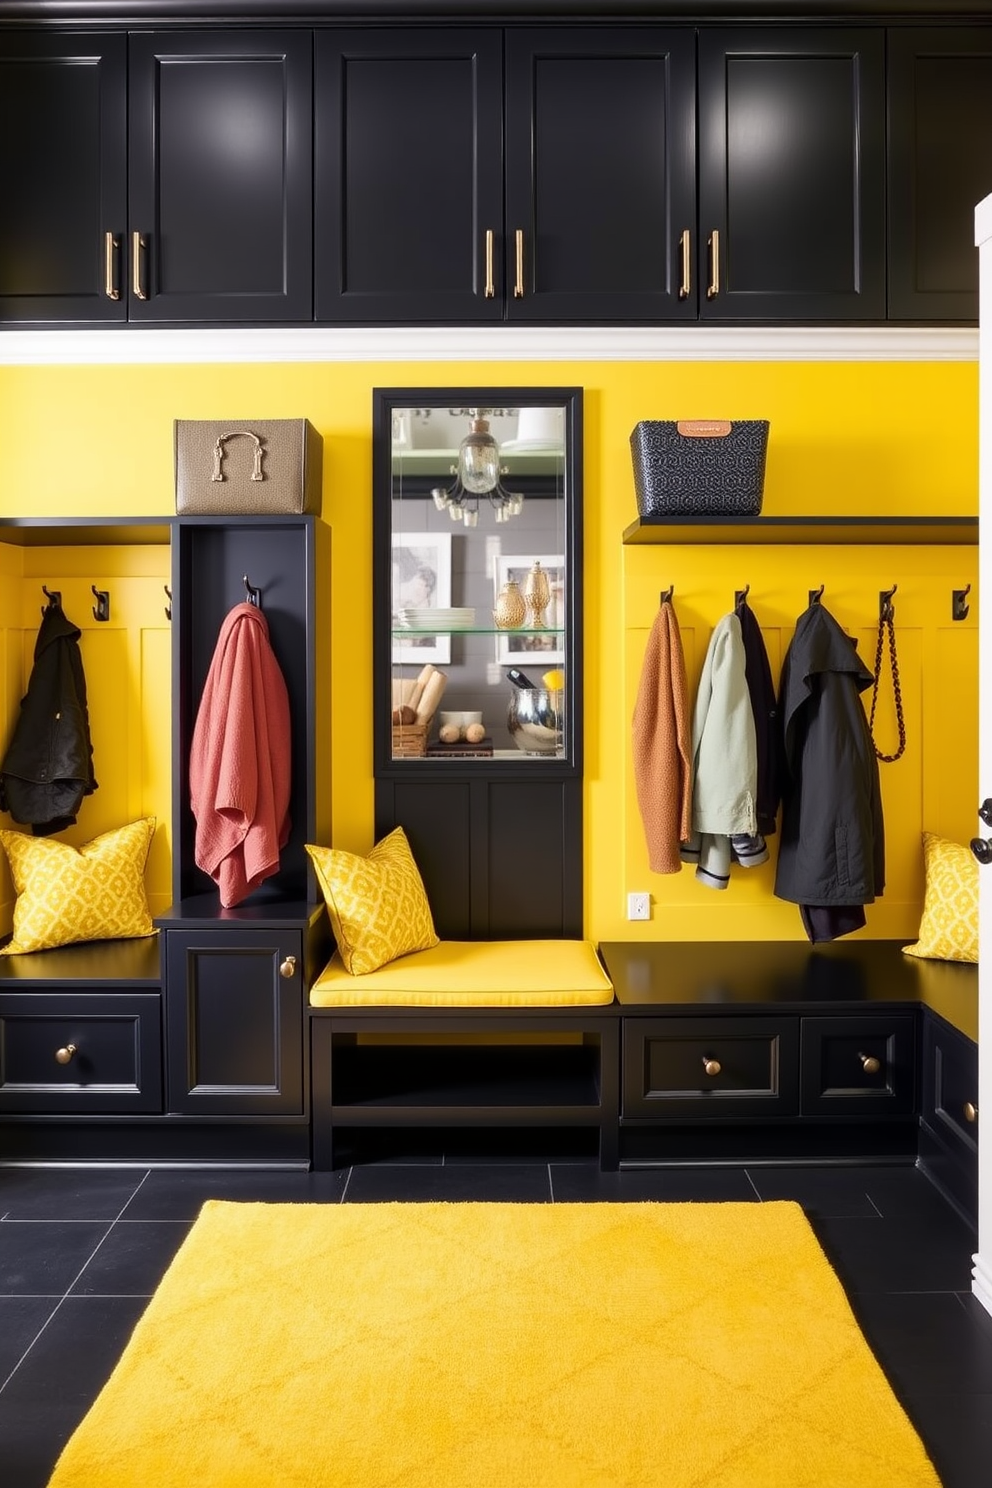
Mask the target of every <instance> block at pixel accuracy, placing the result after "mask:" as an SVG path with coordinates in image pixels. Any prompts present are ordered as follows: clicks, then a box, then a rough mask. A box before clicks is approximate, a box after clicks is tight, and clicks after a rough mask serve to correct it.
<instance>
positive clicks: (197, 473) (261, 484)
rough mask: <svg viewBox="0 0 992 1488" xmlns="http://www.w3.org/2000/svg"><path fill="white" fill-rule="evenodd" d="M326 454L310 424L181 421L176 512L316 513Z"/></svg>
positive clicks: (177, 436) (177, 443)
mask: <svg viewBox="0 0 992 1488" xmlns="http://www.w3.org/2000/svg"><path fill="white" fill-rule="evenodd" d="M323 449H324V442H323V439H322V438H321V436H320V434H319V433H318V432H317V430H316V429H315V428H314V427H313V425H312V424H311V423H310V421H309V420H308V419H222V420H217V419H176V421H175V459H176V511H177V512H178V513H179V515H180V516H198V515H201V514H203V515H218V516H245V517H249V516H278V515H283V514H289V515H293V516H300V515H302V514H303V513H313V514H314V515H319V513H320V497H321V478H322V471H323Z"/></svg>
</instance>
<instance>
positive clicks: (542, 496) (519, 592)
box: [390, 390, 568, 761]
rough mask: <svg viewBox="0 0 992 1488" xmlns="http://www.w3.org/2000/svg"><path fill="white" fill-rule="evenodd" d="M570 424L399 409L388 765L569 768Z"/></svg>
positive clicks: (394, 442) (521, 410)
mask: <svg viewBox="0 0 992 1488" xmlns="http://www.w3.org/2000/svg"><path fill="white" fill-rule="evenodd" d="M536 392H537V393H538V394H539V392H540V390H536ZM567 411H568V410H567V407H566V405H565V404H563V403H556V402H549V401H535V402H533V403H529V402H522V401H520V400H519V399H518V400H517V401H516V402H514V403H513V404H512V405H510V404H507V405H502V404H499V405H487V404H485V403H483V402H479V403H476V402H473V401H472V400H471V397H466V400H465V402H464V403H463V404H458V405H452V404H451V403H450V402H445V403H443V404H441V403H438V404H436V405H435V404H431V403H426V404H419V405H418V406H412V405H411V406H409V407H408V406H405V405H402V404H401V405H394V406H393V407H392V409H391V412H390V438H391V458H390V466H391V516H390V520H391V527H390V558H391V577H390V585H391V595H390V602H391V605H390V607H391V621H390V648H391V663H392V669H391V740H392V748H391V753H392V757H393V758H394V759H395V758H419V759H446V758H447V759H456V760H464V759H466V758H474V759H498V758H511V759H514V760H518V761H519V760H520V759H521V758H527V759H534V760H540V759H562V758H564V756H565V750H566V738H565V707H564V696H565V688H566V686H567V678H566V656H567V633H568V614H567V608H566V595H567V584H568V575H567V573H566V554H567V552H568V540H567V515H566V513H567V501H566V494H567V484H568V470H567V464H568V462H567V458H566V451H567V448H568V430H567Z"/></svg>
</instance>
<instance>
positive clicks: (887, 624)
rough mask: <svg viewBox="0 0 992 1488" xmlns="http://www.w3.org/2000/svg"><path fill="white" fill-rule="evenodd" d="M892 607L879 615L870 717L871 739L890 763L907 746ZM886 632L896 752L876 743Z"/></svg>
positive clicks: (879, 754) (883, 758)
mask: <svg viewBox="0 0 992 1488" xmlns="http://www.w3.org/2000/svg"><path fill="white" fill-rule="evenodd" d="M891 609H892V607H891V605H890V606H889V607H888V612H886V613H883V614H881V615H879V617H878V646H877V647H876V650H875V684H874V686H873V687H872V690H871V715H870V717H869V719H868V728H869V730H870V732H871V736H872V740H871V741H872V744H873V745H874V748H875V753H876V755H877V756H878V758H879V759H880V760H883V761H884V762H885V763H886V764H888V765H891V764H892V763H893V762H894V761H895V760H897V759H899V758H900V757H901V755H902V754H903V752H904V751H905V748H906V720H905V717H904V716H903V709H902V688H901V687H900V685H899V662H898V660H897V658H896V627H895V620H894V619H893V617H892V613H891ZM886 632H888V637H889V664H890V669H891V672H892V691H893V694H894V697H895V704H896V725H897V727H898V729H899V747H898V749H897V750H896V752H895V754H883V753H882V751H881V750H880V749H879V747H878V745H877V744H876V743H875V708H876V705H877V703H878V686H879V679H880V677H881V675H882V648H883V641H884V638H885V635H886Z"/></svg>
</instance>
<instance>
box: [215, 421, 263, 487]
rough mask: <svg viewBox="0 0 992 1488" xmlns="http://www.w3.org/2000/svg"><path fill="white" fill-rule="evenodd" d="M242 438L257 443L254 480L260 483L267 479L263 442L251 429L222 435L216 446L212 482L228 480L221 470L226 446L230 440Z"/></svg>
mask: <svg viewBox="0 0 992 1488" xmlns="http://www.w3.org/2000/svg"><path fill="white" fill-rule="evenodd" d="M241 438H245V439H253V440H254V441H255V451H254V461H253V464H252V467H251V478H252V480H253V481H260V480H264V479H265V476H264V475H263V474H262V456H263V454H264V453H265V451H264V449H263V448H262V441H261V440H260V439H259V437H258V435H257V434H253V433H252V432H251V430H250V429H232V430H231V432H230V434H222V435H221V436H220V438H219V439H218V440H217V442H216V444H215V445H214V470H213V474H212V475H211V477H210V479H211V480H212V481H223V480H227V476H226V475H225V474H224V472H223V470H222V469H221V462H222V461H223V459H224V445H225V444H226V443H227V441H228V440H229V439H241Z"/></svg>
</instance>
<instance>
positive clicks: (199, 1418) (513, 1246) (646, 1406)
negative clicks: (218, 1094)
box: [51, 1202, 939, 1488]
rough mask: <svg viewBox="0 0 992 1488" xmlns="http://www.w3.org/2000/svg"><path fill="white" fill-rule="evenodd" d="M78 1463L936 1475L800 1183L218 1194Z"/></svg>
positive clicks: (873, 1485)
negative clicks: (785, 1192)
mask: <svg viewBox="0 0 992 1488" xmlns="http://www.w3.org/2000/svg"><path fill="white" fill-rule="evenodd" d="M51 1482H52V1485H57V1488H649V1485H650V1488H862V1485H863V1488H879V1485H884V1488H909V1485H912V1488H923V1485H926V1488H939V1480H938V1478H937V1475H936V1473H935V1471H934V1469H933V1467H932V1466H931V1464H930V1462H929V1461H928V1459H927V1456H926V1453H925V1452H924V1449H923V1446H922V1444H921V1442H920V1440H919V1438H918V1437H917V1435H916V1434H915V1432H914V1430H913V1428H912V1426H911V1425H910V1423H909V1421H908V1419H907V1417H906V1416H905V1414H904V1412H903V1410H902V1408H901V1406H900V1405H899V1404H898V1402H897V1401H896V1399H895V1397H894V1396H893V1394H892V1392H891V1390H890V1389H889V1386H888V1384H887V1382H886V1380H885V1377H884V1375H883V1374H882V1371H881V1369H880V1368H879V1366H878V1364H877V1363H876V1361H875V1358H874V1356H873V1355H872V1353H871V1351H870V1349H869V1348H868V1345H867V1343H866V1342H865V1340H864V1338H863V1336H862V1334H861V1333H860V1331H859V1329H858V1326H857V1323H856V1322H855V1320H854V1317H853V1315H852V1313H851V1311H850V1308H849V1306H848V1303H847V1299H846V1297H845V1295H844V1292H843V1290H842V1288H841V1285H840V1283H839V1281H838V1280H837V1277H836V1276H835V1275H834V1273H833V1271H832V1270H831V1268H830V1266H829V1264H828V1262H827V1260H826V1259H825V1257H824V1255H823V1252H822V1251H821V1249H820V1247H819V1244H818V1243H817V1240H816V1237H815V1236H814V1234H813V1232H812V1230H811V1229H810V1227H809V1224H808V1223H807V1221H806V1218H805V1216H804V1215H803V1213H802V1210H801V1209H800V1208H799V1206H798V1205H796V1204H790V1203H768V1204H757V1203H756V1204H344V1205H340V1204H337V1205H321V1204H231V1203H221V1202H210V1203H208V1204H206V1205H205V1206H204V1208H203V1210H202V1212H201V1214H200V1217H199V1219H198V1220H197V1222H196V1224H195V1225H194V1226H193V1229H192V1230H191V1231H190V1234H189V1236H188V1237H187V1239H186V1241H185V1242H184V1244H183V1246H182V1248H181V1249H180V1251H179V1252H178V1254H177V1256H176V1258H175V1260H174V1261H173V1263H172V1265H171V1267H170V1268H169V1270H168V1272H167V1273H166V1275H165V1277H164V1278H163V1280H162V1283H161V1285H160V1286H159V1289H158V1291H157V1292H156V1294H155V1296H154V1297H153V1298H152V1300H151V1302H150V1304H149V1306H148V1309H147V1311H146V1312H145V1314H144V1316H143V1318H142V1319H141V1321H140V1322H139V1323H138V1326H137V1328H136V1329H135V1332H134V1335H133V1337H132V1338H131V1341H130V1343H129V1344H128V1345H127V1348H126V1349H125V1351H124V1354H123V1357H122V1358H121V1361H120V1363H119V1364H118V1366H117V1368H116V1369H115V1371H114V1373H113V1375H112V1376H111V1378H110V1380H109V1381H108V1383H107V1385H106V1386H105V1388H104V1390H103V1392H102V1393H101V1395H100V1396H99V1398H98V1399H97V1401H96V1402H95V1404H94V1405H93V1407H92V1409H91V1410H90V1412H89V1414H88V1415H87V1417H86V1418H85V1420H84V1421H83V1422H82V1424H81V1425H80V1426H79V1428H78V1429H77V1431H76V1433H75V1435H74V1436H73V1438H72V1440H71V1441H70V1442H69V1444H68V1445H67V1447H66V1449H65V1451H64V1452H63V1454H62V1457H61V1460H60V1461H59V1463H58V1466H57V1468H56V1471H55V1474H54V1477H53V1478H52V1480H51Z"/></svg>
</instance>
